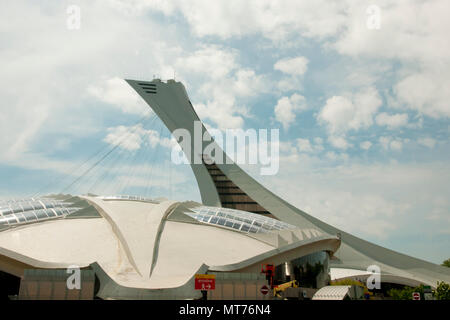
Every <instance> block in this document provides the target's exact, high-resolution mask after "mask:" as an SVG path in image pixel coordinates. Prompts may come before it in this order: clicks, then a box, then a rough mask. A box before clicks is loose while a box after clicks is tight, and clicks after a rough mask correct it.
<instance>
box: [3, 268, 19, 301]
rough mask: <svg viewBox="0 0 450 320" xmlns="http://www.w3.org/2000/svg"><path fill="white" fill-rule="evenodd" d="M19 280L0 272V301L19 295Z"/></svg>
mask: <svg viewBox="0 0 450 320" xmlns="http://www.w3.org/2000/svg"><path fill="white" fill-rule="evenodd" d="M19 288H20V278H19V277H16V276H14V275H12V274H9V273H6V272H3V271H0V300H9V297H10V296H11V297H13V296H17V295H19Z"/></svg>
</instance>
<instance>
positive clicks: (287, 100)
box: [274, 93, 307, 129]
mask: <svg viewBox="0 0 450 320" xmlns="http://www.w3.org/2000/svg"><path fill="white" fill-rule="evenodd" d="M306 108H307V106H306V101H305V97H303V96H302V95H300V94H298V93H294V94H293V95H292V96H290V97H283V98H281V99H279V100H278V102H277V105H276V106H275V109H274V112H275V119H276V120H277V121H278V122H280V123H281V124H282V125H283V128H284V129H288V128H289V127H290V126H291V124H292V123H293V122H295V117H296V115H295V113H297V112H300V111H303V110H305V109H306Z"/></svg>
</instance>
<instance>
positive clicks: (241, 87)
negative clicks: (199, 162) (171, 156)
mask: <svg viewBox="0 0 450 320" xmlns="http://www.w3.org/2000/svg"><path fill="white" fill-rule="evenodd" d="M237 59H238V52H237V50H233V49H229V48H224V47H221V46H217V45H209V46H208V45H202V46H201V49H199V50H196V51H194V52H193V53H191V54H188V55H186V56H181V57H178V58H177V60H176V67H177V72H178V73H180V74H181V75H182V76H183V77H187V78H190V79H198V81H199V83H200V85H198V89H197V90H196V92H195V93H196V94H194V95H193V96H192V97H191V99H192V101H193V104H194V106H195V109H196V111H197V113H198V115H199V117H200V118H201V119H203V120H204V119H209V120H211V121H213V122H214V124H215V125H217V126H218V127H219V128H220V129H234V128H242V126H243V125H244V117H249V116H250V111H249V108H248V107H247V106H246V105H245V102H244V101H245V99H248V98H250V97H254V96H256V95H258V94H260V93H261V92H264V91H267V90H268V87H269V86H268V85H267V80H266V79H265V78H264V76H262V75H258V74H256V73H255V71H254V70H252V69H250V68H245V67H242V66H241V65H240V64H239V63H238V62H237Z"/></svg>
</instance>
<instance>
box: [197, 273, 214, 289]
mask: <svg viewBox="0 0 450 320" xmlns="http://www.w3.org/2000/svg"><path fill="white" fill-rule="evenodd" d="M215 288H216V276H215V275H213V274H196V275H195V290H214V289H215Z"/></svg>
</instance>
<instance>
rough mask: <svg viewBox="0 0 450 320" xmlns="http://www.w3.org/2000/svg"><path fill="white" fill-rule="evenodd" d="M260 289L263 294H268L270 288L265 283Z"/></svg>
mask: <svg viewBox="0 0 450 320" xmlns="http://www.w3.org/2000/svg"><path fill="white" fill-rule="evenodd" d="M259 291H261V293H262V294H263V295H266V294H268V293H269V288H268V287H267V286H265V285H264V286H262V287H261V289H260V290H259Z"/></svg>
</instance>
